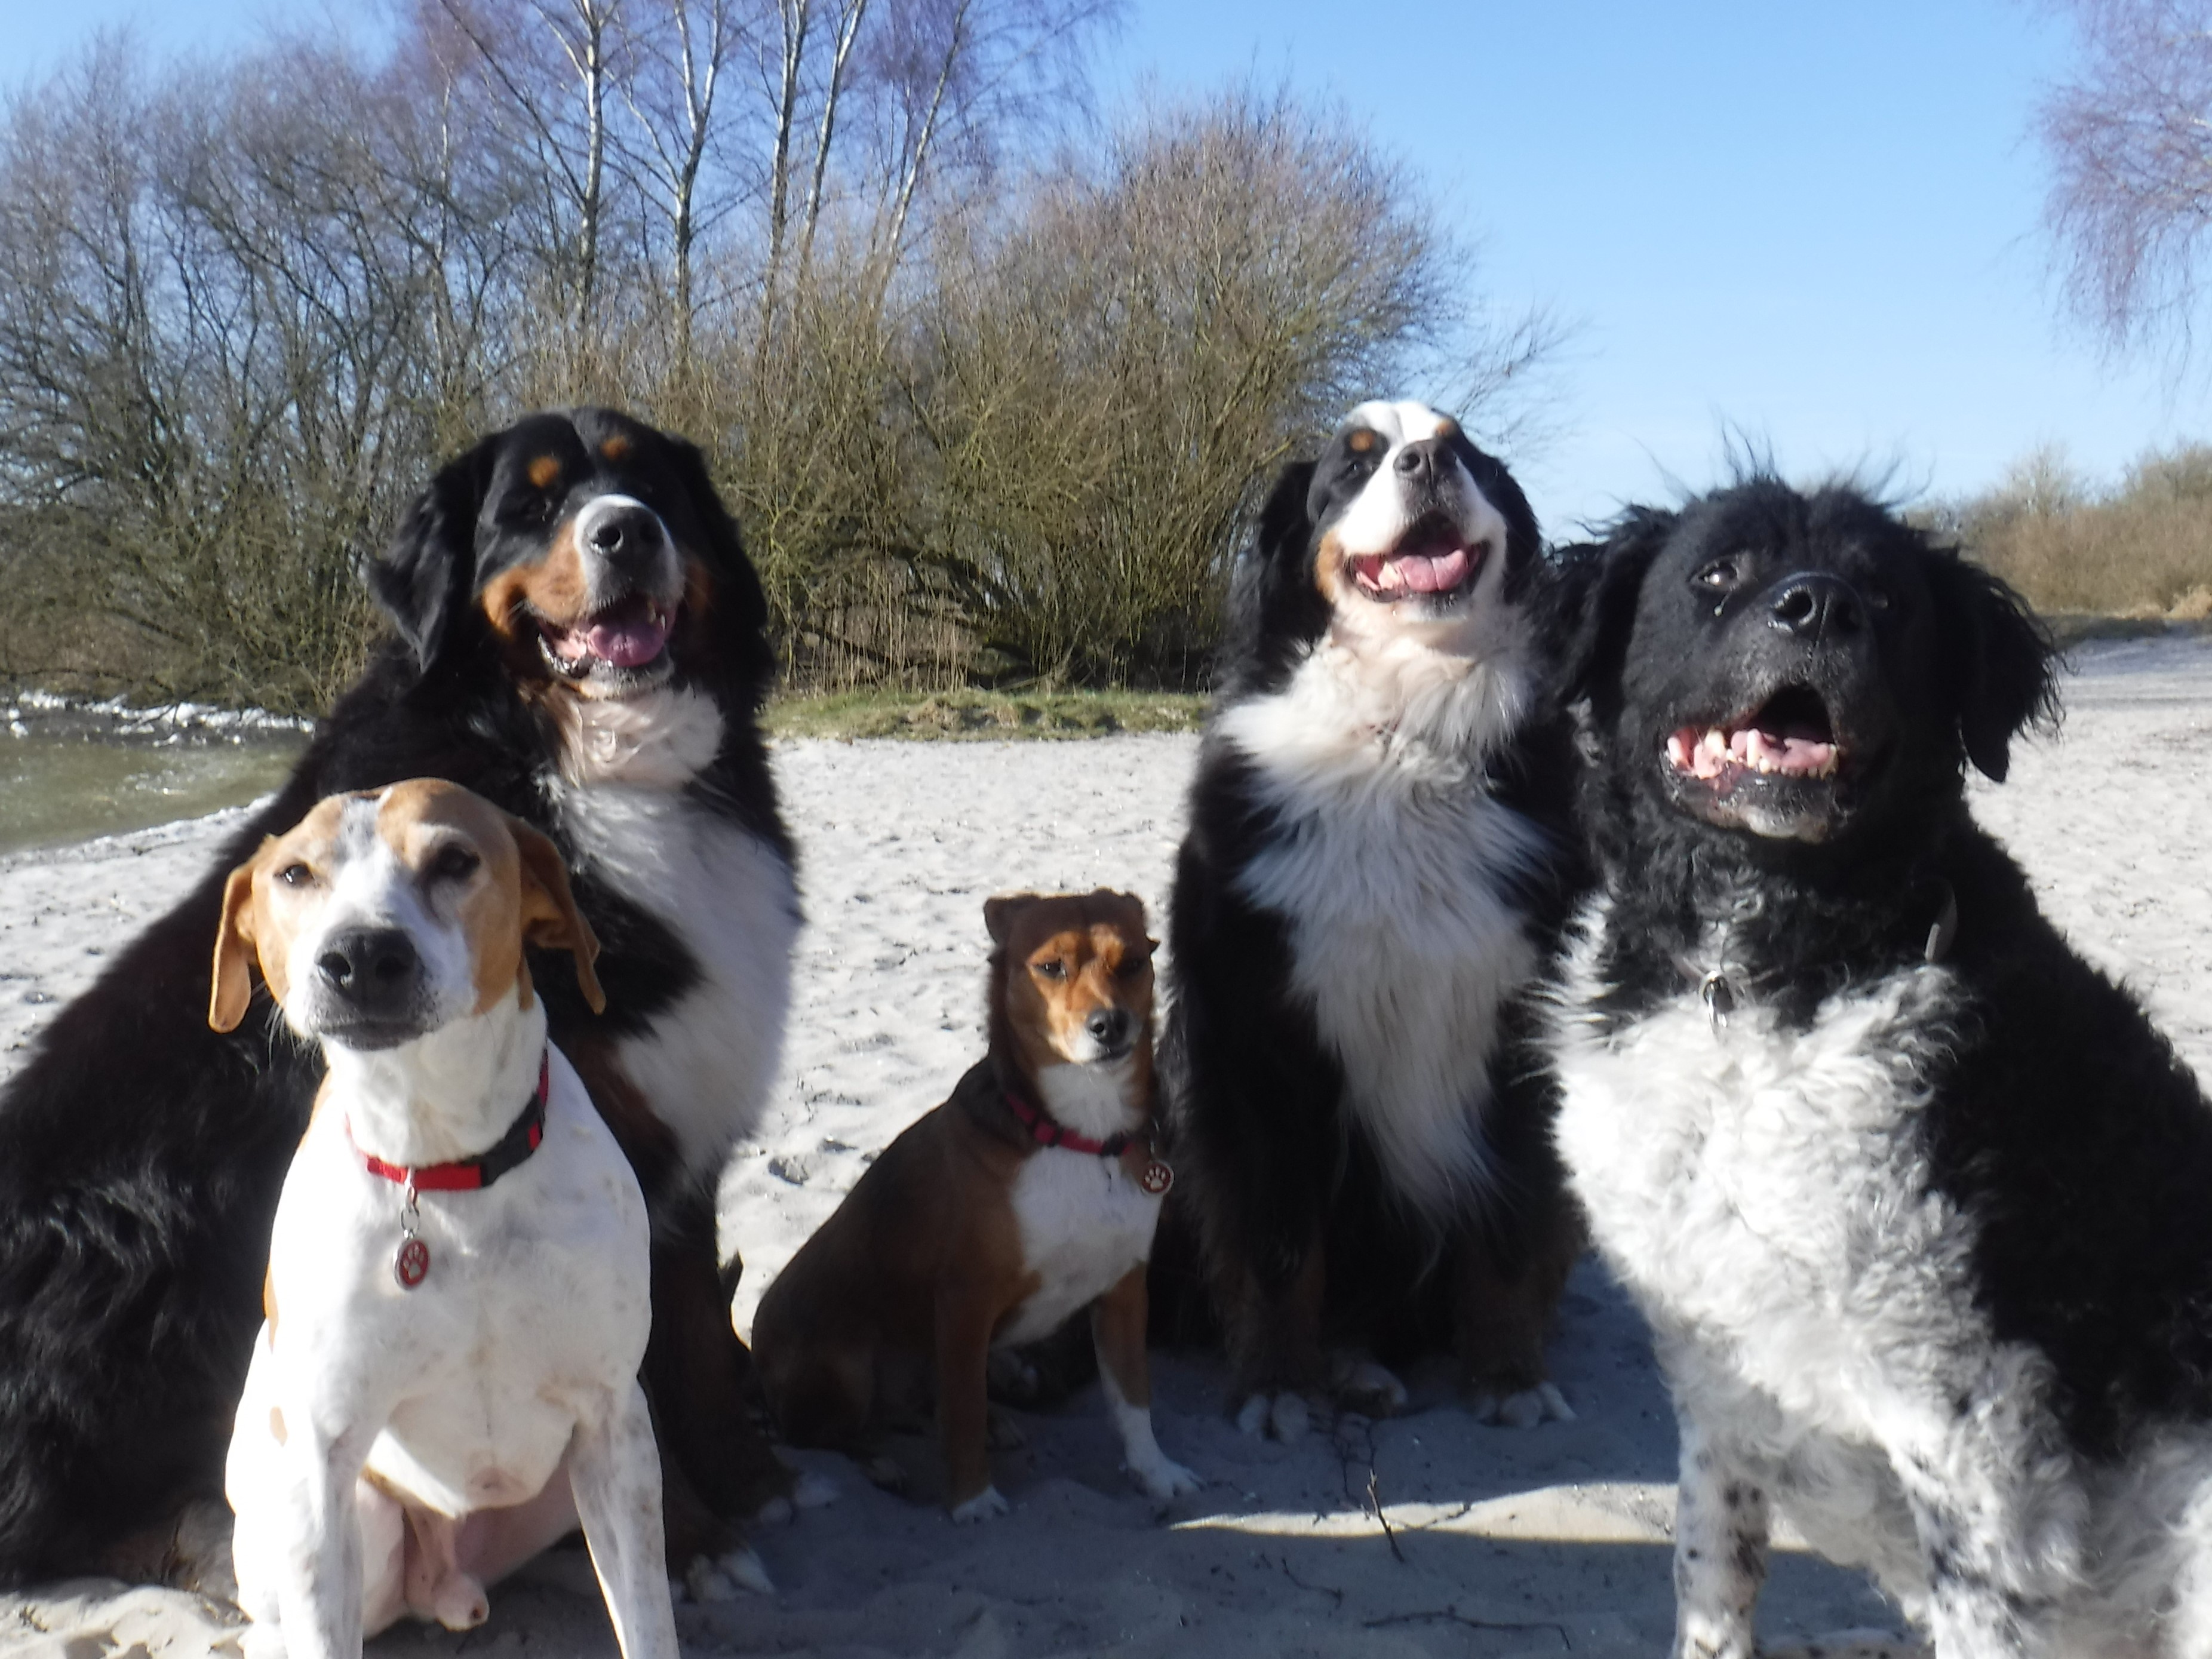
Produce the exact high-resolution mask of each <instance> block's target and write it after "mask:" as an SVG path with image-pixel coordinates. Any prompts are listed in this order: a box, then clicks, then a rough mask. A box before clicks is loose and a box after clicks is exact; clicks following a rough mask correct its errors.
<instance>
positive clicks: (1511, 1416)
mask: <svg viewBox="0 0 2212 1659" xmlns="http://www.w3.org/2000/svg"><path fill="white" fill-rule="evenodd" d="M1547 1208H1548V1210H1549V1211H1550V1213H1547V1214H1546V1215H1544V1216H1542V1217H1539V1218H1529V1219H1528V1221H1525V1222H1523V1223H1522V1225H1520V1226H1518V1227H1516V1230H1515V1231H1517V1232H1519V1233H1520V1234H1521V1237H1516V1238H1513V1239H1510V1240H1502V1239H1499V1238H1497V1237H1492V1236H1491V1235H1490V1234H1489V1233H1488V1232H1487V1231H1486V1230H1484V1229H1482V1228H1480V1227H1479V1226H1477V1227H1471V1228H1469V1229H1468V1231H1467V1233H1466V1235H1465V1236H1464V1237H1462V1239H1461V1241H1460V1244H1459V1248H1458V1252H1457V1254H1458V1261H1457V1262H1456V1263H1455V1269H1456V1273H1455V1284H1454V1286H1453V1291H1454V1299H1455V1304H1456V1305H1455V1309H1454V1315H1455V1317H1454V1324H1455V1333H1454V1335H1455V1343H1454V1346H1455V1348H1456V1349H1457V1351H1458V1355H1459V1361H1460V1364H1461V1367H1462V1375H1463V1376H1464V1379H1465V1386H1466V1389H1467V1394H1468V1402H1469V1405H1470V1407H1471V1409H1472V1410H1473V1411H1474V1414H1475V1415H1476V1416H1477V1417H1479V1418H1480V1419H1482V1420H1483V1421H1484V1422H1486V1423H1496V1424H1500V1425H1504V1426H1505V1427H1508V1428H1516V1429H1528V1428H1534V1427H1535V1426H1536V1425H1538V1424H1540V1423H1545V1422H1559V1423H1566V1422H1572V1421H1573V1420H1574V1415H1575V1414H1574V1413H1573V1411H1572V1410H1571V1408H1570V1407H1568V1405H1567V1401H1566V1397H1565V1395H1562V1394H1561V1393H1560V1392H1559V1389H1558V1388H1557V1387H1555V1386H1554V1385H1553V1383H1551V1382H1550V1380H1549V1379H1548V1378H1547V1376H1545V1364H1544V1343H1545V1340H1546V1339H1547V1337H1548V1336H1549V1335H1550V1334H1551V1328H1552V1316H1553V1311H1554V1310H1556V1309H1557V1308H1558V1306H1559V1296H1560V1293H1561V1292H1562V1291H1565V1288H1566V1283H1567V1273H1568V1271H1569V1270H1570V1269H1571V1267H1573V1266H1574V1261H1575V1257H1576V1256H1577V1255H1579V1254H1580V1253H1581V1249H1582V1236H1581V1229H1580V1227H1579V1226H1578V1225H1577V1224H1576V1221H1575V1218H1574V1215H1573V1212H1572V1210H1571V1208H1570V1207H1569V1206H1568V1204H1567V1202H1566V1200H1565V1198H1564V1196H1561V1197H1559V1198H1558V1199H1557V1200H1555V1201H1554V1202H1553V1203H1552V1204H1551V1205H1549V1206H1547Z"/></svg>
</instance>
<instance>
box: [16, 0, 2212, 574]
mask: <svg viewBox="0 0 2212 1659" xmlns="http://www.w3.org/2000/svg"><path fill="white" fill-rule="evenodd" d="M9 9H10V11H11V12H13V13H14V14H15V15H14V16H13V18H12V19H11V27H10V29H9V33H8V38H7V40H6V43H5V46H0V82H5V83H9V84H15V83H20V82H21V79H22V77H23V76H24V75H25V74H26V73H27V72H30V71H33V70H38V69H40V68H42V67H46V66H48V65H50V64H52V62H53V61H55V59H56V58H58V57H59V56H60V55H61V54H62V53H64V52H67V51H68V50H69V49H70V46H72V45H73V44H74V43H75V42H76V40H79V39H81V38H82V36H83V35H85V34H86V33H88V32H89V31H90V30H91V29H93V28H94V27H98V26H100V25H101V24H103V23H108V22H113V21H120V20H123V19H125V18H130V17H137V19H138V20H139V21H140V24H141V27H142V28H143V30H144V32H145V34H146V37H147V39H148V40H149V44H152V45H154V46H157V47H161V46H204V47H209V48H212V49H215V50H217V51H220V50H222V48H223V47H224V46H228V45H231V44H234V43H239V42H244V41H247V40H251V39H252V37H253V35H254V33H255V32H256V30H257V28H258V24H259V22H260V21H261V20H263V19H264V18H269V17H296V16H298V15H300V14H301V13H302V12H306V13H307V14H308V15H313V14H315V13H317V12H319V11H322V10H324V7H323V6H322V4H321V3H320V0H307V3H306V4H304V5H302V4H297V3H295V4H294V5H290V6H284V5H280V4H276V3H273V0H161V3H152V0H73V3H70V4H67V5H61V4H52V5H39V6H33V5H32V4H30V3H26V0H16V3H15V5H12V6H11V7H10V8H9ZM331 10H333V11H340V10H341V9H339V8H337V7H332V8H331ZM341 15H342V12H341ZM2070 44H2071V39H2070V35H2069V32H2068V28H2067V27H2066V25H2065V24H2064V23H2063V21H2061V20H2057V19H2056V18H2054V17H2053V16H2051V15H2050V14H2049V13H2047V12H2046V11H2045V10H2044V9H2039V8H2038V7H2036V6H2033V5H2032V4H2030V3H2027V0H1942V3H1941V4H1930V3H1929V0H1909V3H1908V0H1857V3H1855V4H1851V5H1848V6H1835V5H1831V6H1796V5H1778V4H1776V3H1773V0H1763V3H1720V0H1713V3H1691V4H1663V5H1662V4H1652V3H1625V0H1623V3H1599V0H1547V3H1541V4H1539V3H1522V4H1518V5H1504V4H1462V5H1454V4H1451V3H1448V0H1431V3H1429V4H1426V5H1424V6H1413V7H1356V6H1347V5H1346V4H1344V3H1342V0H1181V3H1176V0H1135V3H1134V6H1133V12H1132V15H1131V18H1130V22H1129V26H1128V27H1127V29H1126V30H1125V31H1124V32H1123V33H1122V35H1121V39H1120V40H1118V41H1117V42H1116V43H1115V45H1114V46H1113V47H1112V48H1111V49H1110V51H1109V53H1108V54H1107V57H1106V59H1105V61H1104V62H1103V64H1102V66H1101V73H1100V76H1099V84H1100V88H1101V91H1102V93H1103V96H1104V99H1105V101H1106V103H1107V105H1108V106H1109V110H1110V108H1112V107H1113V106H1116V105H1118V104H1121V103H1123V102H1126V101H1128V100H1135V99H1138V98H1140V97H1143V96H1146V95H1147V94H1148V92H1158V93H1164V94H1170V95H1173V94H1179V93H1183V92H1194V93H1195V92H1203V91H1204V90H1205V89H1206V88H1210V87H1213V86H1218V85H1219V84H1221V83H1222V82H1224V81H1225V80H1227V79H1230V78H1232V77H1237V76H1250V77H1252V78H1254V79H1255V80H1256V81H1258V82H1260V83H1261V84H1262V85H1266V86H1272V85H1273V84H1274V83H1276V82H1282V81H1287V82H1289V83H1290V84H1291V86H1292V87H1294V88H1297V89H1299V90H1301V91H1303V92H1306V93H1309V94H1313V95H1315V96H1317V97H1320V98H1323V99H1327V100H1332V101H1333V102H1334V105H1335V106H1336V107H1338V108H1339V109H1340V110H1341V112H1343V115H1344V117H1345V118H1346V119H1347V120H1349V121H1352V122H1353V123H1356V124H1358V125H1361V126H1363V127H1364V128H1365V129H1366V130H1367V131H1368V132H1369V133H1370V135H1371V136H1372V137H1374V138H1375V139H1376V141H1377V142H1378V143H1381V144H1383V146H1384V147H1385V148H1386V149H1389V150H1390V151H1392V152H1393V153H1395V155H1398V156H1400V157H1401V159H1402V160H1404V161H1406V162H1407V164H1408V166H1409V167H1412V168H1413V170H1414V172H1415V173H1416V174H1417V175H1418V176H1419V179H1420V181H1421V182H1422V184H1423V185H1424V186H1425V189H1426V190H1427V191H1428V192H1429V193H1430V196H1431V199H1432V200H1433V201H1434V203H1435V204H1436V209H1437V212H1438V213H1439V214H1441V215H1442V216H1443V217H1444V218H1445V219H1446V221H1447V222H1449V224H1450V225H1452V226H1453V227H1454V228H1455V229H1457V230H1459V231H1461V232H1462V233H1463V234H1468V235H1469V236H1473V237H1479V238H1480V244H1481V256H1480V262H1479V264H1477V266H1476V267H1475V268H1474V270H1473V271H1472V273H1471V280H1472V281H1473V282H1474V283H1476V284H1477V285H1478V287H1479V291H1480V292H1481V293H1483V294H1484V295H1488V296H1490V297H1492V298H1493V299H1494V300H1495V301H1498V303H1499V304H1501V305H1502V306H1504V307H1508V308H1513V307H1521V306H1525V305H1528V304H1531V303H1534V304H1541V305H1545V306H1548V307H1551V308H1552V309H1553V311H1555V312H1556V313H1558V314H1559V316H1561V317H1562V318H1564V319H1567V320H1569V321H1571V322H1572V323H1573V324H1574V325H1576V332H1575V337H1574V339H1573V342H1572V343H1571V348H1570V349H1569V351H1568V353H1567V354H1566V356H1565V359H1564V360H1563V361H1562V362H1560V364H1559V367H1558V372H1557V374H1555V376H1554V380H1553V386H1554V388H1555V390H1556V392H1557V394H1558V397H1559V410H1558V415H1559V419H1558V422H1557V424H1558V426H1559V428H1560V429H1559V432H1558V435H1556V436H1554V437H1553V438H1551V439H1550V440H1549V441H1546V442H1544V443H1542V444H1541V446H1540V447H1535V448H1534V449H1531V450H1528V452H1526V453H1514V454H1511V455H1509V456H1508V457H1507V459H1509V460H1510V462H1511V463H1512V464H1513V465H1514V466H1515V469H1516V471H1518V472H1519V473H1521V474H1522V477H1523V478H1524V480H1525V481H1526V482H1527V483H1528V485H1529V487H1530V494H1531V495H1532V496H1533V497H1534V501H1535V503H1536V506H1537V508H1538V510H1539V512H1540V513H1541V514H1542V515H1543V517H1544V520H1545V522H1546V524H1547V526H1548V527H1550V528H1552V529H1553V531H1555V532H1565V531H1566V530H1568V529H1570V528H1571V525H1572V523H1573V521H1574V520H1577V519H1579V518H1587V517H1595V516H1601V515H1603V514H1605V513H1609V512H1610V511H1611V510H1612V509H1613V507H1616V506H1617V505H1618V504H1619V503H1620V502H1622V501H1628V500H1633V499H1638V498H1648V497H1650V496H1654V495H1667V494H1668V493H1669V492H1670V489H1671V485H1670V483H1669V479H1670V478H1679V479H1680V480H1682V481H1683V482H1685V483H1690V484H1696V483H1702V482H1705V481H1709V480H1711V478H1712V477H1714V476H1715V475H1716V472H1717V469H1718V466H1719V462H1720V456H1721V449H1722V441H1723V431H1724V429H1725V428H1727V427H1729V426H1733V427H1735V428H1741V429H1743V430H1746V431H1747V432H1750V433H1752V434H1754V435H1759V436H1762V437H1763V438H1765V440H1766V441H1769V442H1771V445H1772V447H1773V449H1774V452H1775V453H1776V455H1777V457H1778V459H1779V460H1780V461H1781V462H1782V464H1783V465H1784V467H1785V469H1787V470H1790V471H1795V472H1799V473H1808V472H1813V471H1820V470H1822V469H1824V468H1827V467H1831V466H1835V465H1853V464H1856V463H1859V462H1863V461H1871V462H1873V463H1875V464H1876V465H1884V464H1894V465H1896V467H1897V469H1898V472H1897V477H1898V479H1899V482H1900V483H1904V484H1906V485H1915V486H1920V487H1924V488H1928V489H1933V490H1934V491H1936V492H1937V493H1955V492H1960V491H1965V490H1970V489H1975V488H1978V487H1980V486H1982V485H1984V484H1986V483H1990V482H1991V481H1993V480H1994V479H1996V477H1999V476H2000V475H2001V474H2002V472H2003V471H2004V469H2005V468H2006V466H2007V465H2008V464H2010V463H2011V462H2012V461H2014V460H2015V459H2018V458H2019V457H2020V456H2021V455H2022V454H2024V453H2026V452H2027V451H2028V450H2029V449H2031V448H2033V447H2035V446H2037V445H2039V444H2042V443H2046V442H2056V443H2060V444H2063V445H2064V446H2065V447H2066V448H2067V449H2068V451H2069V453H2070V454H2071V455H2072V457H2073V459H2075V462H2076V464H2077V465H2081V466H2082V467H2083V468H2085V469H2086V470H2087V471H2090V472H2091V473H2093V474H2094V475H2099V476H2102V477H2112V476H2114V475H2116V474H2117V473H2118V471H2119V469H2120V468H2121V467H2122V465H2124V463H2125V462H2126V461H2127V460H2128V459H2130V458H2132V457H2133V456H2134V455H2136V453H2139V452H2141V451H2142V449H2143V448H2145V447H2147V446H2149V445H2153V444H2169V443H2172V442H2174V441H2178V440H2180V439H2184V438H2190V437H2195V436H2199V435H2203V436H2208V437H2212V391H2208V387H2207V385H2206V382H2205V380H2203V377H2202V376H2200V377H2199V378H2197V379H2196V380H2185V381H2182V382H2180V383H2179V385H2178V386H2177V385H2176V384H2174V383H2173V381H2172V379H2171V378H2170V377H2169V376H2167V375H2166V374H2164V373H2163V372H2162V371H2161V369H2160V368H2159V367H2158V366H2157V365H2154V364H2144V363H2112V362H2107V361H2106V360H2105V358H2104V357H2103V356H2102V354H2101V353H2100V349H2098V347H2097V345H2096V343H2094V342H2093V340H2090V339H2088V338H2087V337H2084V336H2083V335H2082V334H2081V331H2079V330H2078V329H2077V328H2075V327H2074V326H2073V325H2070V324H2069V323H2068V322H2066V321H2065V319H2063V316H2062V315H2061V313H2060V312H2059V309H2058V307H2057V304H2056V301H2055V298H2054V289H2053V286H2052V283H2051V280H2050V275H2049V266H2050V254H2049V250H2048V247H2047V245H2046V244H2045V241H2044V240H2043V239H2042V236H2041V234H2040V228H2039V221H2040V215H2041V210H2042V191H2043V167H2042V158H2041V156H2040V155H2039V151H2038V150H2037V149H2036V146H2035V145H2034V143H2033V140H2032V137H2031V135H2030V123H2031V118H2032V113H2033V105H2034V102H2035V100H2036V97H2037V94H2038V92H2039V88H2040V87H2041V86H2042V85H2043V84H2044V83H2045V82H2048V81H2050V80H2051V79H2052V78H2055V77H2056V76H2058V75H2060V74H2061V73H2063V69H2064V64H2065V59H2066V55H2067V52H2068V51H2069V46H2070ZM1396 389H1397V390H1405V391H1411V392H1420V391H1423V390H1425V388H1420V387H1410V388H1396Z"/></svg>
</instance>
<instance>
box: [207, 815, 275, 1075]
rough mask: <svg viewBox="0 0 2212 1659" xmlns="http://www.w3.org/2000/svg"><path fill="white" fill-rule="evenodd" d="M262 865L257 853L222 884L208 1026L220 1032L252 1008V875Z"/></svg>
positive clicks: (254, 950) (234, 1026)
mask: <svg viewBox="0 0 2212 1659" xmlns="http://www.w3.org/2000/svg"><path fill="white" fill-rule="evenodd" d="M267 844H268V843H266V842H264V843H263V845H264V847H265V846H266V845H267ZM260 865H261V860H260V857H259V855H258V854H256V855H255V856H254V857H253V858H252V859H249V860H246V862H245V863H244V864H241V865H240V866H238V868H237V869H235V870H234V871H232V872H230V879H229V880H228V881H226V882H225V883H223V884H222V925H221V926H219V927H216V930H215V982H214V984H213V986H212V987H211V988H210V991H209V993H208V1024H209V1025H210V1026H211V1027H212V1028H213V1029H215V1030H218V1031H234V1030H237V1029H238V1025H239V1022H240V1020H242V1019H244V1018H246V1010H247V1009H248V1008H250V1007H252V1006H253V971H252V969H253V963H254V962H255V961H256V960H257V959H258V948H259V947H258V944H257V942H256V940H255V939H254V937H253V872H254V871H256V870H257V869H258V868H259V867H260Z"/></svg>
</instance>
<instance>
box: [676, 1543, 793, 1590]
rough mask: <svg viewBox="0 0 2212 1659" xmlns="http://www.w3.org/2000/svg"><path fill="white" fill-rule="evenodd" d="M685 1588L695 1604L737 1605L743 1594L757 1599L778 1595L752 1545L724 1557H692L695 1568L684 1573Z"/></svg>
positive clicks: (739, 1547)
mask: <svg viewBox="0 0 2212 1659" xmlns="http://www.w3.org/2000/svg"><path fill="white" fill-rule="evenodd" d="M684 1589H687V1590H689V1591H690V1593H691V1599H692V1600H693V1601H736V1600H737V1598H738V1592H740V1591H742V1590H750V1591H751V1592H752V1594H754V1595H775V1583H773V1582H772V1581H771V1580H770V1579H769V1576H768V1568H767V1567H766V1566H764V1565H762V1562H761V1559H760V1557H759V1556H757V1555H756V1554H754V1553H753V1551H752V1549H751V1547H750V1546H749V1545H742V1544H741V1545H739V1546H738V1547H737V1548H736V1549H733V1550H727V1551H725V1552H724V1553H722V1554H720V1555H695V1556H694V1557H692V1558H691V1565H690V1566H688V1567H686V1568H684Z"/></svg>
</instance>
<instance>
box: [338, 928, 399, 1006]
mask: <svg viewBox="0 0 2212 1659" xmlns="http://www.w3.org/2000/svg"><path fill="white" fill-rule="evenodd" d="M315 966H316V968H317V969H319V971H320V972H321V974H322V975H323V977H324V979H325V980H326V981H329V983H330V986H331V989H332V990H334V991H336V992H337V994H339V995H340V996H341V997H343V998H344V999H345V1000H346V1001H347V1003H349V1005H350V1006H354V1007H356V1008H360V1009H363V1010H380V1009H389V1008H394V1007H396V1006H398V1005H399V1004H400V1003H402V1002H403V1001H404V1000H406V999H407V997H408V996H409V994H411V993H412V992H413V990H414V988H415V981H416V977H417V975H419V974H420V972H421V970H422V957H420V956H418V955H417V954H416V950H415V941H414V940H412V939H409V938H408V937H407V935H406V934H405V933H402V932H400V931H399V929H398V928H397V927H350V928H348V929H347V930H346V931H345V932H343V933H334V934H332V935H331V938H330V939H328V940H326V941H325V944H324V945H323V953H322V955H320V956H319V957H316V958H315Z"/></svg>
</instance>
